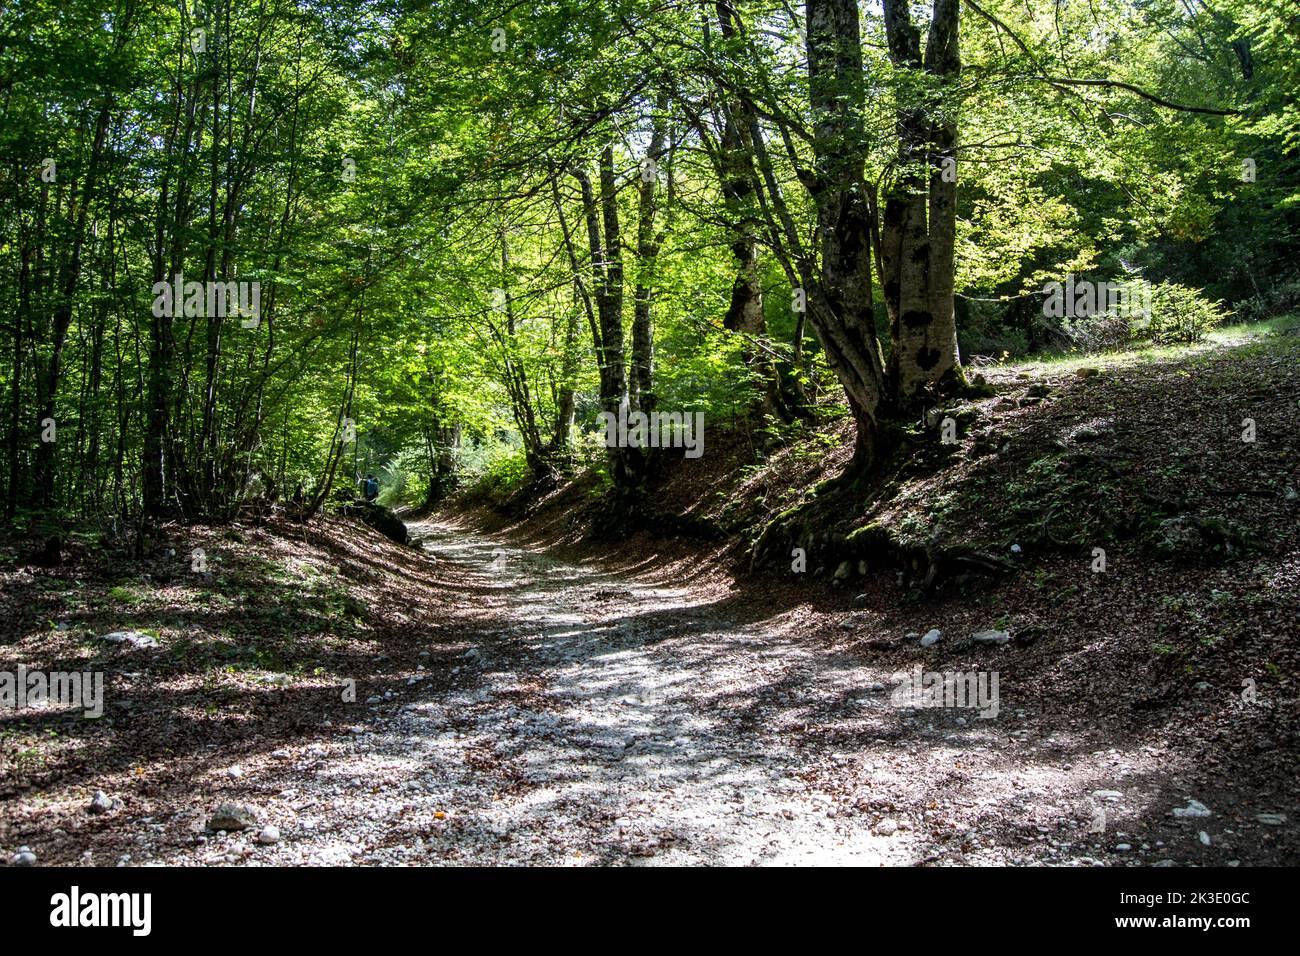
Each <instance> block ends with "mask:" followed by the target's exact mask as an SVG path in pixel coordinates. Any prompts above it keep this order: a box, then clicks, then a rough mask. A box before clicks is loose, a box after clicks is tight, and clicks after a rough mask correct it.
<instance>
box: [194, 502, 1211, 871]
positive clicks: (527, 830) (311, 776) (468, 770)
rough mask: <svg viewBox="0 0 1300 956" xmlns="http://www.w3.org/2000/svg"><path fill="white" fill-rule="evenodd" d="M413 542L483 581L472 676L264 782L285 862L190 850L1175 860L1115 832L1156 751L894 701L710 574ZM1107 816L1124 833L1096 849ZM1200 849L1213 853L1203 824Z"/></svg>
mask: <svg viewBox="0 0 1300 956" xmlns="http://www.w3.org/2000/svg"><path fill="white" fill-rule="evenodd" d="M412 530H413V532H414V534H415V535H416V536H417V537H418V538H419V539H421V542H422V545H423V547H424V548H425V549H426V550H427V551H428V552H429V553H430V554H431V555H432V556H433V559H434V560H435V561H437V562H439V563H440V564H442V565H443V568H444V570H447V568H446V565H452V566H453V568H452V570H453V571H454V577H456V578H457V579H459V580H463V582H464V590H463V592H462V597H461V598H460V600H459V601H458V602H457V603H456V604H455V605H454V606H452V607H449V608H447V616H448V619H449V620H450V621H451V622H452V623H453V625H454V629H455V630H456V632H457V633H458V634H473V635H475V637H474V639H473V640H472V641H470V642H468V643H467V644H466V647H465V650H463V651H459V652H457V653H458V657H457V663H456V664H455V665H454V667H453V668H452V672H451V674H450V675H442V676H440V677H438V678H437V679H434V678H433V677H432V669H433V668H435V667H441V666H442V665H433V664H431V670H430V672H429V673H431V678H430V679H429V680H428V681H420V680H419V679H418V678H417V680H416V682H415V683H411V684H407V683H405V682H401V683H400V684H399V686H396V687H393V688H390V689H389V690H388V691H387V692H385V694H384V696H382V697H381V696H379V695H376V696H374V697H371V698H369V699H368V700H367V701H366V703H367V704H368V708H367V710H368V712H369V715H370V716H369V718H368V719H367V720H366V722H364V723H362V724H358V725H356V726H353V727H351V728H343V730H344V731H345V732H344V733H343V734H342V735H340V736H336V737H335V738H334V739H333V740H332V742H331V743H329V744H327V745H326V744H318V745H315V746H313V747H310V748H307V750H306V751H305V752H298V753H296V754H294V755H293V761H294V762H293V763H289V762H286V761H283V760H282V761H281V762H280V763H278V764H272V765H270V766H269V767H268V768H266V772H265V773H259V775H258V776H259V779H258V786H257V788H256V789H259V790H261V791H262V792H263V794H264V796H263V798H262V800H261V803H260V806H262V807H263V808H264V809H266V808H268V807H269V808H270V813H269V819H271V820H272V821H273V822H276V823H277V824H278V825H280V826H281V828H282V830H283V831H284V834H285V840H284V842H283V843H282V844H281V845H279V846H277V847H275V848H274V851H273V852H269V853H268V852H265V851H264V850H263V849H261V848H259V849H258V850H257V851H256V856H254V855H253V854H254V850H253V849H252V848H251V847H249V846H248V845H247V839H246V838H240V837H239V836H238V835H234V834H232V835H230V836H228V837H218V838H213V839H211V840H210V841H203V842H204V846H205V848H204V849H203V850H200V851H199V853H198V854H197V857H196V856H194V855H191V854H192V853H193V851H191V853H190V854H186V855H185V856H186V857H188V859H189V860H190V861H198V860H202V861H203V862H208V863H212V862H223V861H224V862H242V861H244V860H248V861H249V862H254V861H262V860H264V861H266V862H276V863H335V864H346V863H357V864H366V863H368V864H401V863H412V864H418V863H435V862H463V863H547V864H577V865H583V864H589V863H593V862H607V863H622V862H633V863H659V864H684V863H710V864H738V865H748V864H796V863H856V864H865V865H911V864H917V863H922V862H929V863H977V862H978V863H1012V862H1015V863H1025V862H1031V861H1040V862H1053V863H1083V864H1085V865H1088V864H1092V863H1096V862H1100V861H1101V860H1100V859H1098V858H1101V859H1104V860H1105V861H1106V862H1121V861H1122V862H1139V861H1141V862H1147V863H1150V862H1154V860H1153V859H1151V858H1146V859H1143V857H1144V856H1146V853H1145V852H1144V851H1148V850H1149V851H1150V852H1151V853H1152V854H1158V855H1159V856H1160V857H1161V858H1167V857H1168V855H1169V853H1170V849H1169V848H1165V845H1164V844H1163V843H1160V844H1158V846H1154V847H1153V846H1149V845H1146V844H1143V845H1142V846H1138V845H1136V844H1138V843H1139V842H1140V841H1138V840H1132V843H1133V844H1134V845H1133V846H1132V847H1129V846H1128V845H1127V843H1124V841H1125V840H1126V834H1124V833H1123V832H1122V831H1123V827H1122V822H1121V824H1120V825H1119V826H1118V832H1116V830H1117V827H1116V821H1117V820H1118V821H1122V819H1123V817H1124V816H1125V815H1126V814H1135V813H1139V812H1141V811H1142V809H1143V805H1144V804H1145V803H1147V802H1149V801H1148V800H1147V799H1146V798H1147V797H1150V796H1153V795H1154V794H1153V793H1152V792H1151V790H1150V784H1151V781H1150V780H1145V785H1146V786H1147V790H1146V791H1143V790H1142V783H1141V781H1143V779H1144V778H1143V776H1142V774H1141V773H1140V770H1141V766H1140V764H1141V763H1142V759H1141V757H1142V755H1134V754H1120V753H1119V752H1118V751H1116V750H1113V749H1111V750H1098V751H1096V752H1095V753H1092V754H1088V753H1085V752H1084V748H1085V747H1086V744H1085V739H1086V738H1088V737H1089V736H1090V735H1089V733H1088V732H1087V731H1081V730H1075V729H1063V730H1062V732H1061V733H1059V734H1051V733H1048V734H1041V732H1040V731H1035V732H1033V734H1032V737H1033V738H1034V739H1031V732H1030V731H1029V730H1027V729H1025V728H1026V726H1027V725H1026V724H1025V723H1024V722H1023V721H1022V720H1021V719H1020V718H1024V717H1026V716H1027V715H1026V712H1025V711H1024V710H1014V709H1008V708H1007V704H1006V701H1005V694H1004V702H1003V709H1002V711H1001V712H1000V713H999V715H998V717H997V718H996V719H991V720H984V719H981V718H979V717H978V716H977V715H976V713H975V712H974V711H972V710H957V709H952V708H945V709H941V710H935V709H926V710H916V709H911V708H901V707H895V706H892V705H891V703H890V694H889V691H890V689H892V687H893V682H892V675H891V674H886V673H883V672H877V671H875V670H873V669H872V668H870V667H868V666H865V665H864V664H863V663H862V661H861V659H860V658H856V659H854V658H849V657H848V656H847V655H844V654H842V653H840V652H838V651H836V650H835V649H834V646H833V643H832V642H830V641H821V642H811V641H809V640H806V639H798V638H792V637H791V636H790V635H791V631H792V630H794V629H792V628H791V627H790V626H789V625H790V624H791V621H792V618H791V615H792V614H796V613H798V612H791V614H787V615H781V616H778V617H775V618H770V619H766V620H763V619H756V620H752V621H747V620H739V619H737V614H739V613H742V612H740V611H737V609H736V605H731V606H730V609H724V608H720V607H717V606H715V605H714V604H713V603H712V601H713V600H714V599H713V598H709V597H704V596H701V594H699V593H697V592H695V591H694V590H693V589H692V588H690V587H689V586H683V587H681V588H665V587H659V586H655V585H653V584H649V583H645V582H641V581H638V580H630V579H626V578H623V577H619V576H616V575H612V574H610V573H609V572H606V571H603V570H601V569H598V568H595V567H587V566H581V565H575V564H570V563H565V562H563V561H559V560H556V559H554V558H552V557H549V556H547V555H543V554H537V553H531V552H527V551H524V550H521V549H519V548H516V547H511V546H509V545H505V544H501V543H498V542H496V541H493V540H491V539H489V538H486V537H482V536H479V535H476V534H472V533H467V532H465V531H463V530H460V529H458V528H454V527H451V526H448V525H441V524H424V525H416V526H413V528H412ZM435 684H440V685H441V686H438V687H437V688H435ZM1040 737H1042V738H1044V739H1038V738H1040ZM1146 756H1147V757H1148V758H1149V760H1148V761H1147V762H1148V763H1152V764H1154V763H1156V762H1158V755H1156V754H1149V755H1146ZM1130 775H1134V779H1133V780H1132V781H1128V782H1129V783H1134V784H1135V786H1131V787H1130V786H1126V782H1125V778H1126V777H1129V776H1130ZM280 788H283V789H280ZM1094 790H1102V791H1105V793H1104V794H1103V795H1101V796H1094V795H1093V791H1094ZM1121 791H1123V792H1121ZM272 794H274V796H272ZM255 799H256V798H255ZM1159 799H1161V800H1164V799H1167V798H1165V797H1160V798H1159ZM1098 807H1101V808H1102V810H1103V811H1104V813H1109V814H1110V824H1109V825H1106V824H1104V823H1103V824H1101V826H1103V827H1104V828H1105V830H1106V832H1107V833H1108V835H1106V836H1097V837H1089V836H1088V834H1087V830H1088V829H1089V828H1090V827H1094V826H1095V825H1096V824H1097V816H1098ZM1181 839H1186V840H1189V841H1191V842H1193V843H1194V842H1195V839H1196V836H1195V828H1191V829H1190V830H1189V832H1188V833H1186V834H1184V835H1183V837H1182V838H1181ZM1092 840H1095V841H1099V842H1090V841H1092ZM1153 842H1154V840H1153ZM1117 843H1120V844H1122V845H1123V847H1124V848H1123V849H1122V850H1119V851H1117V850H1116V849H1115V845H1116V844H1117ZM1130 850H1131V852H1130ZM1115 853H1123V854H1125V855H1124V856H1119V857H1117V856H1115V855H1113V854H1115ZM177 862H179V859H178V860H177Z"/></svg>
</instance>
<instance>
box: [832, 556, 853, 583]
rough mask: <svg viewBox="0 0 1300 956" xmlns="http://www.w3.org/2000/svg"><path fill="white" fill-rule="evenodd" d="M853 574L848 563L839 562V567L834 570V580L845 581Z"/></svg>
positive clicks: (851, 566) (851, 567)
mask: <svg viewBox="0 0 1300 956" xmlns="http://www.w3.org/2000/svg"><path fill="white" fill-rule="evenodd" d="M852 573H853V565H852V564H850V563H849V562H848V561H841V562H840V566H839V567H838V568H836V569H835V580H836V581H846V580H848V577H849V575H850V574H852Z"/></svg>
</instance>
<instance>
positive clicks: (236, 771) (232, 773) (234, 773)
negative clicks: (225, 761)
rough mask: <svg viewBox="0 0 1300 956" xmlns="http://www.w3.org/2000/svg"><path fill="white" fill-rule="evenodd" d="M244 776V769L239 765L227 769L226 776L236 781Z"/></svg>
mask: <svg viewBox="0 0 1300 956" xmlns="http://www.w3.org/2000/svg"><path fill="white" fill-rule="evenodd" d="M243 775H244V768H243V767H241V766H239V765H238V764H236V765H235V766H233V767H228V768H227V769H226V776H227V777H233V778H234V779H235V780H238V779H239V778H240V777H242V776H243Z"/></svg>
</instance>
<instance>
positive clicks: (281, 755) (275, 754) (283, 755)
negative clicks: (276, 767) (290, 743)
mask: <svg viewBox="0 0 1300 956" xmlns="http://www.w3.org/2000/svg"><path fill="white" fill-rule="evenodd" d="M271 757H272V759H274V760H289V759H290V758H292V757H293V754H291V753H289V751H287V750H272V751H271Z"/></svg>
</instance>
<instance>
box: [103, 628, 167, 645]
mask: <svg viewBox="0 0 1300 956" xmlns="http://www.w3.org/2000/svg"><path fill="white" fill-rule="evenodd" d="M100 640H101V641H108V642H109V643H110V644H130V645H131V646H132V647H140V648H144V647H157V646H158V638H156V637H150V636H149V635H148V634H141V633H140V632H139V631H113V632H112V633H111V634H105V635H104V636H103V637H101V638H100Z"/></svg>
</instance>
